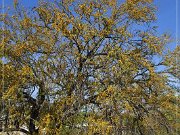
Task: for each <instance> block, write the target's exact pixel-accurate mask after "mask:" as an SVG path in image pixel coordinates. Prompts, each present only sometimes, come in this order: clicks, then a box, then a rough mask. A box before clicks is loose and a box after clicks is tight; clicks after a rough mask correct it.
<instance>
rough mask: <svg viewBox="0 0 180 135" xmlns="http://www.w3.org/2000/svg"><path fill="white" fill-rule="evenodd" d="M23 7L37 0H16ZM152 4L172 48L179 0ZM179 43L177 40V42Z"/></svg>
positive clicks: (176, 35) (10, 0)
mask: <svg viewBox="0 0 180 135" xmlns="http://www.w3.org/2000/svg"><path fill="white" fill-rule="evenodd" d="M0 1H1V5H2V4H3V3H4V5H5V7H7V6H10V7H11V6H13V1H14V0H0ZM18 1H19V2H21V3H22V5H24V6H25V7H27V8H29V7H34V6H36V5H37V3H38V0H18ZM49 1H50V0H49ZM154 4H155V5H156V7H157V9H158V10H157V13H156V15H157V22H156V25H157V26H158V33H159V34H162V33H165V32H166V33H168V34H170V35H171V37H172V39H173V40H174V41H173V42H172V43H170V44H169V45H168V48H170V49H171V50H173V49H174V48H175V47H176V46H177V44H176V43H177V42H176V39H180V32H179V31H178V27H179V24H180V14H178V13H180V6H179V7H178V6H177V5H180V1H179V0H154ZM178 16H179V17H178ZM178 43H179V42H178Z"/></svg>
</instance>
